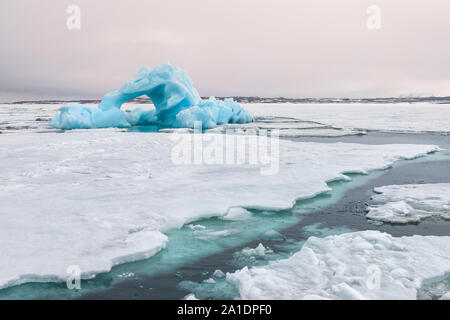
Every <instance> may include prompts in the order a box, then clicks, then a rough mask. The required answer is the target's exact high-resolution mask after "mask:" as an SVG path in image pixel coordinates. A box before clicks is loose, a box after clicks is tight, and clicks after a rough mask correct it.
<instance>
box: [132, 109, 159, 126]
mask: <svg viewBox="0 0 450 320" xmlns="http://www.w3.org/2000/svg"><path fill="white" fill-rule="evenodd" d="M127 119H128V122H129V123H130V125H132V126H137V125H151V124H158V122H159V121H158V117H157V116H156V110H154V109H152V110H144V109H142V108H137V109H134V110H133V111H131V112H130V113H129V114H127Z"/></svg>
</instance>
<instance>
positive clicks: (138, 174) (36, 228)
mask: <svg viewBox="0 0 450 320" xmlns="http://www.w3.org/2000/svg"><path fill="white" fill-rule="evenodd" d="M224 136H225V135H222V134H220V135H218V134H211V137H213V138H217V143H224V144H225V143H226V141H225V140H223V139H221V138H223V137H224ZM171 138H172V134H168V133H148V134H142V133H138V132H121V130H119V129H109V130H87V131H86V130H73V131H69V132H66V133H65V134H61V133H57V132H48V133H45V134H39V135H38V134H30V135H28V134H8V135H4V137H2V143H1V144H0V165H1V168H2V170H0V181H1V183H0V203H1V205H0V240H1V243H2V245H1V247H0V257H1V259H0V288H1V287H6V286H11V285H15V284H19V283H23V282H29V281H65V280H66V277H67V272H66V271H67V267H68V266H70V265H77V266H79V267H80V269H81V272H82V275H83V277H84V278H87V277H91V276H93V275H95V274H97V273H100V272H106V271H109V270H110V269H111V267H112V266H114V265H116V264H119V263H124V262H128V261H133V260H137V259H144V258H147V257H150V256H152V255H153V254H155V253H156V252H157V251H158V250H161V249H162V248H164V246H165V243H166V241H167V237H166V236H165V235H164V232H165V231H166V230H169V229H171V228H180V227H182V226H183V225H184V224H186V223H190V222H192V221H195V220H196V219H199V218H202V217H211V216H225V215H227V213H229V214H228V215H227V216H226V217H228V218H229V217H233V216H236V210H231V211H230V210H229V209H230V208H237V207H250V208H251V207H253V208H255V207H256V208H290V207H292V205H293V204H294V202H295V199H297V198H309V197H311V196H314V195H316V194H319V193H321V192H325V191H328V190H330V188H329V187H328V185H327V183H326V182H327V181H333V180H336V179H349V177H348V176H346V175H345V173H349V172H360V173H367V172H369V171H370V170H376V169H382V168H387V167H389V166H390V165H391V164H392V163H393V162H395V161H397V160H402V159H412V158H415V157H418V156H422V155H425V154H427V153H429V152H433V151H437V150H439V148H438V147H436V146H432V145H358V144H346V143H331V144H327V143H307V142H295V141H288V140H280V145H279V149H280V150H279V151H280V154H279V170H278V174H276V175H261V173H260V167H259V166H255V165H251V164H246V163H243V164H238V163H236V164H229V165H224V164H222V165H220V164H210V165H206V164H199V165H192V164H189V165H187V164H175V163H174V162H173V161H172V158H171V157H172V152H173V149H174V142H173V140H172V139H171ZM234 138H235V139H236V141H235V145H238V143H239V144H240V143H241V142H242V141H240V139H247V138H248V137H247V136H242V135H235V136H234ZM238 140H239V141H238ZM244 145H245V143H244ZM274 190H276V192H274Z"/></svg>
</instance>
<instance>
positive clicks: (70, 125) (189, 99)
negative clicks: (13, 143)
mask: <svg viewBox="0 0 450 320" xmlns="http://www.w3.org/2000/svg"><path fill="white" fill-rule="evenodd" d="M140 96H147V97H149V98H150V99H151V101H152V102H153V105H154V106H155V109H152V110H144V109H141V108H138V109H135V110H133V111H132V112H130V113H125V112H123V111H122V110H121V109H120V108H121V106H122V104H123V103H125V102H126V101H129V100H131V99H134V98H137V97H140ZM196 121H201V122H202V126H203V128H204V129H210V128H214V127H216V126H217V125H222V124H226V123H248V122H251V121H253V118H252V116H251V115H250V113H249V112H248V111H247V110H245V109H244V108H243V107H241V106H240V105H239V104H238V103H236V102H235V101H233V99H225V100H223V101H222V100H216V99H215V98H214V97H211V98H209V99H208V100H203V99H201V97H200V95H199V94H198V92H197V90H196V89H195V88H194V85H193V83H192V80H191V79H190V78H189V77H188V75H187V74H186V72H185V71H184V70H182V69H180V68H178V67H173V66H171V65H170V64H168V63H165V64H162V65H159V66H157V67H156V68H154V69H150V68H148V67H142V68H141V70H140V71H139V73H138V74H137V75H136V77H135V78H134V79H132V80H131V81H129V82H127V83H126V84H125V85H124V86H123V87H122V88H120V89H119V90H116V91H113V92H110V93H108V94H106V95H105V96H104V97H103V100H102V101H101V102H100V104H99V106H98V108H90V107H88V106H85V105H82V104H78V103H70V104H67V105H64V106H63V107H61V109H60V110H59V112H58V113H57V114H56V115H55V117H54V118H53V120H52V122H51V126H52V127H55V128H60V129H64V130H68V129H92V128H109V127H117V128H127V127H131V126H135V125H158V126H161V127H166V128H194V123H195V122H196Z"/></svg>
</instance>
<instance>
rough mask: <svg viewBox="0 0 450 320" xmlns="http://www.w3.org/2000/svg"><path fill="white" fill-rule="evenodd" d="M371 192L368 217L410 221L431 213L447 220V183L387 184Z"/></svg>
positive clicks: (449, 192)
mask: <svg viewBox="0 0 450 320" xmlns="http://www.w3.org/2000/svg"><path fill="white" fill-rule="evenodd" d="M374 191H375V192H376V193H377V194H376V195H374V196H373V197H372V201H371V203H370V205H369V208H368V211H369V212H368V213H367V218H369V219H372V220H378V221H383V222H390V223H410V222H419V221H420V220H422V219H425V218H429V217H433V216H434V217H441V218H443V219H446V220H450V183H436V184H404V185H390V186H383V187H379V188H376V189H375V190H374Z"/></svg>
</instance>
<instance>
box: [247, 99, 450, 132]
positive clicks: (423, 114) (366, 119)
mask: <svg viewBox="0 0 450 320" xmlns="http://www.w3.org/2000/svg"><path fill="white" fill-rule="evenodd" d="M245 108H246V109H247V110H248V111H250V113H251V114H252V115H253V116H254V117H290V118H296V119H301V120H309V121H316V122H319V123H322V124H326V125H332V126H334V127H338V128H347V129H350V128H352V129H355V128H356V129H364V130H377V131H400V132H446V133H448V132H450V121H448V119H450V105H445V104H431V103H415V104H407V103H397V104H361V103H352V104H336V103H335V104H291V103H286V104H282V103H267V104H266V103H254V104H246V105H245Z"/></svg>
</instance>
